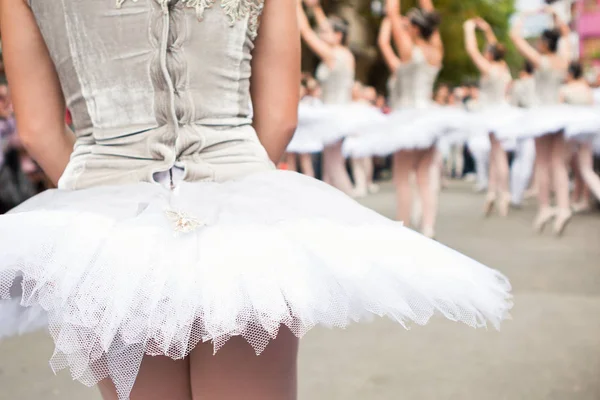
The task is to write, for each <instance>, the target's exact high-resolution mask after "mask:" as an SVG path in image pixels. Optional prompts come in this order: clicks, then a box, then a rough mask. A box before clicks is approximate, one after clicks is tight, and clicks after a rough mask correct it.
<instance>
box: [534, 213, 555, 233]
mask: <svg viewBox="0 0 600 400" xmlns="http://www.w3.org/2000/svg"><path fill="white" fill-rule="evenodd" d="M555 216H556V210H554V209H553V208H551V207H544V208H542V209H541V210H540V211H539V212H538V214H537V216H536V217H535V220H534V221H533V230H534V231H535V232H537V233H542V231H543V230H544V227H545V226H546V224H547V223H548V222H550V220H552V218H554V217H555Z"/></svg>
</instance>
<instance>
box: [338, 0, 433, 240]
mask: <svg viewBox="0 0 600 400" xmlns="http://www.w3.org/2000/svg"><path fill="white" fill-rule="evenodd" d="M420 4H421V8H419V9H413V10H411V11H410V13H409V15H408V18H406V19H403V18H402V16H401V14H400V4H399V2H398V1H397V0H390V1H388V2H387V18H388V19H389V26H390V27H391V31H392V32H391V33H392V39H393V41H394V43H395V44H396V47H397V48H398V51H399V55H398V56H396V55H395V54H394V53H393V51H390V47H389V46H387V45H385V46H384V47H383V49H382V53H384V57H385V58H386V63H387V64H388V67H389V68H390V70H392V71H394V73H395V74H396V77H395V80H396V82H397V83H396V85H397V87H398V88H400V91H399V93H398V95H397V96H396V97H397V98H396V101H395V104H394V108H395V110H394V112H393V113H392V114H390V115H389V117H388V120H387V122H385V124H384V125H385V126H383V127H381V129H380V132H378V133H376V134H373V135H368V136H367V135H365V136H362V137H360V138H358V139H357V140H351V141H348V142H347V143H345V144H344V152H346V153H348V154H353V153H359V154H369V155H376V156H386V155H389V154H394V156H393V162H392V164H393V179H394V184H395V186H396V201H397V207H396V209H397V213H396V215H397V218H398V220H400V221H405V222H407V223H409V221H411V216H412V214H411V211H412V210H411V209H412V202H413V196H412V187H411V183H410V178H411V175H412V174H415V176H416V181H417V186H418V192H419V195H420V201H421V204H422V206H421V209H422V218H421V222H420V230H421V232H422V233H423V234H424V235H425V236H428V237H433V236H434V235H435V221H436V215H437V196H438V193H437V191H436V190H433V184H432V179H431V178H432V175H431V174H432V168H437V165H436V164H435V162H434V161H435V160H434V155H435V152H436V150H435V142H436V140H437V138H438V137H439V136H440V135H441V134H443V132H444V128H443V127H442V125H441V124H440V121H441V120H443V118H438V120H437V121H435V122H432V121H431V120H432V114H431V113H434V112H435V111H436V110H434V106H433V104H432V103H433V101H432V98H433V85H434V82H435V79H436V77H437V75H438V73H439V71H440V68H441V65H442V58H443V45H442V41H441V39H440V36H439V32H438V30H437V26H438V25H439V16H438V14H437V13H436V12H435V9H434V8H433V4H432V2H431V1H430V0H422V1H421V3H420ZM384 22H385V21H384ZM386 24H387V22H385V24H384V25H382V32H383V33H380V40H379V43H380V46H381V44H383V43H384V42H385V40H384V39H381V38H382V37H383V38H386V37H387V35H388V33H387V32H386V31H385V30H386V29H389V28H388V27H387V26H386ZM388 42H389V41H388Z"/></svg>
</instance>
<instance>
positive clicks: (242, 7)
mask: <svg viewBox="0 0 600 400" xmlns="http://www.w3.org/2000/svg"><path fill="white" fill-rule="evenodd" d="M127 1H128V0H116V6H117V8H121V7H122V6H123V4H124V3H125V2H127ZM129 1H132V2H134V3H135V2H137V1H139V0H129ZM155 1H156V2H157V3H158V4H160V6H161V8H162V10H163V12H165V13H168V12H169V8H170V7H173V6H175V5H177V3H180V4H183V6H184V7H187V8H193V9H195V10H196V16H197V17H198V20H199V21H202V18H203V16H204V11H205V10H206V9H207V8H210V7H212V6H213V4H215V3H216V2H217V0H155ZM264 3H265V0H221V9H222V10H223V12H224V13H225V14H226V15H227V16H228V17H229V23H230V25H233V24H234V23H235V22H236V21H240V20H242V19H244V18H246V17H248V34H249V35H250V38H251V39H253V40H254V39H255V38H256V35H257V34H258V26H259V24H260V15H261V14H262V10H263V7H264Z"/></svg>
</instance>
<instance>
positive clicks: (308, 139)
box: [285, 77, 324, 178]
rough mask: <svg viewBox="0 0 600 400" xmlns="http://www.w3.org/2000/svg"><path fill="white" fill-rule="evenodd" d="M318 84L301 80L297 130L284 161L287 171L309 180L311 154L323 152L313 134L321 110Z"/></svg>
mask: <svg viewBox="0 0 600 400" xmlns="http://www.w3.org/2000/svg"><path fill="white" fill-rule="evenodd" d="M319 91H320V89H319V84H318V82H317V81H316V80H315V79H313V78H312V77H307V78H306V79H303V81H302V83H301V85H300V104H299V106H298V128H297V129H296V132H295V133H294V137H293V138H292V141H291V142H290V143H289V144H288V147H287V152H286V156H285V160H286V163H287V166H288V170H291V171H298V170H299V171H300V172H302V173H303V174H304V175H306V176H310V177H311V178H314V177H315V169H314V166H313V154H315V153H320V152H322V151H323V148H324V147H323V143H322V141H321V140H320V138H319V137H318V135H316V134H315V130H316V125H317V124H318V123H319V121H320V119H319V117H318V115H319V111H320V109H321V108H322V107H321V106H322V102H321V100H320V93H319Z"/></svg>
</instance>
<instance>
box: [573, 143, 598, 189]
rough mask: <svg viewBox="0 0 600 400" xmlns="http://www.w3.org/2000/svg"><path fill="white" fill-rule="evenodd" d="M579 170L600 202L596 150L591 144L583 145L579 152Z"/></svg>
mask: <svg viewBox="0 0 600 400" xmlns="http://www.w3.org/2000/svg"><path fill="white" fill-rule="evenodd" d="M578 159H579V163H578V164H579V169H580V171H581V176H582V178H583V180H584V181H585V184H586V186H587V187H588V188H589V190H590V191H591V192H592V193H593V194H594V196H595V197H596V198H597V199H598V200H600V177H598V175H597V174H596V172H594V149H593V148H592V144H591V143H585V144H582V145H581V146H580V148H579V151H578Z"/></svg>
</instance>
